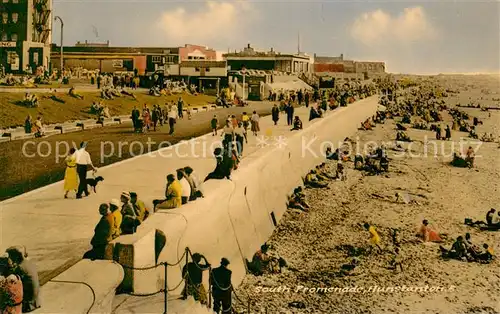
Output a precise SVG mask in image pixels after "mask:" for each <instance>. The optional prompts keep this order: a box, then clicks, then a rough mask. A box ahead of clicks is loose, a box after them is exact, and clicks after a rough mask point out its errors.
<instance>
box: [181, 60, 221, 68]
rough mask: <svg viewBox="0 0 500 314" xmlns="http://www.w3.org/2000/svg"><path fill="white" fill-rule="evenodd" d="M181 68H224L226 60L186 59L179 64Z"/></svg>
mask: <svg viewBox="0 0 500 314" xmlns="http://www.w3.org/2000/svg"><path fill="white" fill-rule="evenodd" d="M180 67H181V68H190V67H192V68H204V67H210V68H226V67H227V63H226V61H211V60H186V61H182V62H181V64H180Z"/></svg>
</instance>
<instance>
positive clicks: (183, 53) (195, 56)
mask: <svg viewBox="0 0 500 314" xmlns="http://www.w3.org/2000/svg"><path fill="white" fill-rule="evenodd" d="M179 59H180V61H187V60H207V61H217V52H216V51H215V50H213V49H209V48H208V47H205V46H199V45H185V46H184V47H180V48H179Z"/></svg>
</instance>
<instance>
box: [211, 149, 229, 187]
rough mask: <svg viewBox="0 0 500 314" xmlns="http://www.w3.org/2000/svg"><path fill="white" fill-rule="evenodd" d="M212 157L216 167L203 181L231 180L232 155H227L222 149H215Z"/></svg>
mask: <svg viewBox="0 0 500 314" xmlns="http://www.w3.org/2000/svg"><path fill="white" fill-rule="evenodd" d="M230 146H232V145H230ZM214 156H215V158H216V161H217V165H216V166H215V169H214V171H212V172H211V173H209V174H208V176H207V177H206V178H205V181H208V180H211V179H216V180H221V179H224V178H226V179H231V170H232V169H233V153H231V154H229V153H228V152H227V151H226V150H224V149H223V148H220V147H217V148H216V149H215V150H214Z"/></svg>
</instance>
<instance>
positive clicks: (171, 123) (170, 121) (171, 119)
mask: <svg viewBox="0 0 500 314" xmlns="http://www.w3.org/2000/svg"><path fill="white" fill-rule="evenodd" d="M174 107H175V106H172V109H171V110H170V112H169V113H168V126H169V127H170V132H169V133H168V134H170V135H172V134H174V126H175V122H176V121H177V118H178V115H177V112H176V108H174Z"/></svg>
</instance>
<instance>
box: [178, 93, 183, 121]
mask: <svg viewBox="0 0 500 314" xmlns="http://www.w3.org/2000/svg"><path fill="white" fill-rule="evenodd" d="M183 106H184V101H183V100H182V97H179V100H178V101H177V114H178V116H179V118H180V119H182V118H184V114H183V112H182V109H183Z"/></svg>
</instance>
